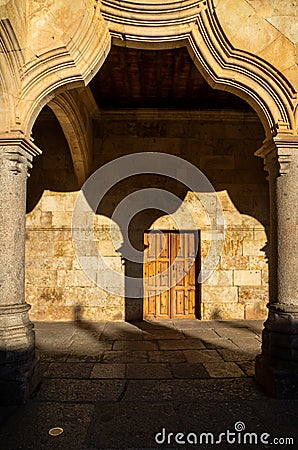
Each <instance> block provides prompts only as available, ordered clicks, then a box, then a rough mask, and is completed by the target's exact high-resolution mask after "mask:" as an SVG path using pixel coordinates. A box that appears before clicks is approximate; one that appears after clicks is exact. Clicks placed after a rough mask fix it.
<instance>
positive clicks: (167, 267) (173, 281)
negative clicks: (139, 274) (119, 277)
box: [144, 232, 197, 318]
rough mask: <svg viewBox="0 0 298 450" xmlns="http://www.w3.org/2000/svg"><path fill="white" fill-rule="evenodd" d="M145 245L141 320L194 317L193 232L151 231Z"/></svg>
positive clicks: (195, 243) (146, 236) (194, 269)
mask: <svg viewBox="0 0 298 450" xmlns="http://www.w3.org/2000/svg"><path fill="white" fill-rule="evenodd" d="M144 243H145V251H144V317H147V318H150V317H151V318H152V317H156V318H158V317H159V318H174V317H195V298H196V295H195V289H196V264H195V255H196V249H197V241H196V232H181V233H176V232H164V233H163V234H162V233H161V232H151V233H150V235H148V233H147V234H146V235H145V239H144Z"/></svg>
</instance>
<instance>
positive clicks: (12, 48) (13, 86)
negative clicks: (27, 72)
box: [0, 19, 24, 133]
mask: <svg viewBox="0 0 298 450" xmlns="http://www.w3.org/2000/svg"><path fill="white" fill-rule="evenodd" d="M23 65H24V59H23V55H22V52H21V50H20V45H19V42H18V39H17V36H16V34H15V32H14V30H13V28H12V26H11V23H10V22H9V20H8V19H2V20H0V67H1V70H0V106H1V110H2V108H3V111H5V114H2V117H1V119H2V124H1V125H2V127H1V128H2V130H1V131H2V132H4V133H6V132H11V131H13V132H19V131H20V128H19V125H20V122H19V118H18V116H17V115H16V109H15V95H16V93H18V92H20V89H21V76H22V67H23Z"/></svg>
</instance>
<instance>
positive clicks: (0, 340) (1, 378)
mask: <svg viewBox="0 0 298 450" xmlns="http://www.w3.org/2000/svg"><path fill="white" fill-rule="evenodd" d="M40 153H41V152H40V150H39V149H38V148H37V147H36V146H35V145H34V144H33V143H32V142H30V141H29V140H26V139H23V138H21V137H16V138H10V139H9V138H8V137H3V136H0V404H17V403H23V402H24V401H25V400H26V398H27V397H28V396H30V393H31V392H32V390H33V389H34V388H35V386H36V384H37V382H38V364H37V363H36V359H35V342H34V331H33V325H32V324H31V322H30V321H29V317H28V310H29V308H30V306H29V305H28V304H27V303H26V302H25V294H24V280H25V275H24V268H25V220H26V184H27V176H28V168H31V162H32V159H33V156H34V155H37V154H40Z"/></svg>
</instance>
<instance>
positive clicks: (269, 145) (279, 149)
mask: <svg viewBox="0 0 298 450" xmlns="http://www.w3.org/2000/svg"><path fill="white" fill-rule="evenodd" d="M296 152H298V136H294V135H284V134H277V135H276V136H275V137H273V138H272V139H266V140H265V141H264V142H263V145H262V147H261V148H259V150H257V151H256V152H255V155H256V156H260V157H261V158H263V159H264V164H265V170H267V171H268V172H271V171H272V170H274V171H275V173H276V176H279V175H286V174H287V173H288V172H289V169H290V165H291V162H292V160H293V156H294V154H295V153H296Z"/></svg>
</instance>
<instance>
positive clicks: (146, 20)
mask: <svg viewBox="0 0 298 450" xmlns="http://www.w3.org/2000/svg"><path fill="white" fill-rule="evenodd" d="M89 3H90V7H89V6H88V7H87V8H86V9H85V14H84V16H83V18H82V20H81V24H80V26H79V27H78V28H77V31H76V33H75V35H74V36H72V37H71V39H70V41H69V42H68V43H67V44H66V45H65V46H64V47H63V46H62V47H59V48H56V49H53V50H51V51H49V52H45V53H44V54H42V55H39V56H38V60H37V59H32V60H31V61H29V62H27V63H26V64H25V65H24V66H23V72H24V75H23V82H22V89H21V96H20V100H19V102H18V105H17V115H19V116H20V121H21V124H22V129H23V131H24V133H25V134H27V135H28V134H29V133H30V131H31V127H32V124H33V122H34V120H35V118H36V116H37V114H38V113H39V111H40V109H41V108H42V106H43V105H44V104H45V103H47V102H49V101H50V100H51V99H52V98H53V97H54V96H55V95H57V94H58V93H60V92H61V91H64V90H66V89H69V88H71V87H75V86H81V85H86V84H88V82H89V80H90V79H91V78H92V77H93V75H94V74H95V73H96V71H97V70H98V69H99V67H100V66H101V64H102V63H103V62H104V60H105V58H106V56H107V54H108V52H109V49H110V45H111V41H113V42H114V43H115V44H117V45H124V46H132V47H138V48H141V47H145V48H146V47H147V48H171V47H173V46H174V47H175V46H182V45H186V46H187V47H188V49H189V51H190V53H191V55H192V57H193V60H194V63H195V64H196V65H197V67H198V69H199V70H200V71H201V72H202V74H203V75H204V76H205V78H206V79H207V81H208V82H209V83H210V84H211V86H213V87H216V88H218V89H223V90H227V91H230V92H232V93H235V94H237V95H239V96H240V97H242V98H244V99H245V100H246V101H247V102H249V103H250V104H251V105H252V107H253V108H254V109H255V110H256V111H257V113H258V115H259V117H260V119H261V121H262V123H263V125H264V128H265V131H266V135H267V138H270V137H271V136H272V135H275V134H277V133H280V132H283V133H287V134H293V133H297V130H296V125H295V106H296V102H297V99H296V92H295V90H294V88H293V87H292V86H291V85H290V84H289V82H288V81H287V80H286V79H285V78H284V77H283V75H282V74H281V73H280V72H279V71H277V70H276V69H275V68H274V67H272V66H270V64H268V63H267V62H265V61H263V60H262V59H260V58H258V57H256V56H254V55H252V54H249V53H247V52H243V51H240V50H236V49H234V48H233V47H232V46H231V44H230V43H229V42H228V41H227V39H226V37H225V35H224V33H223V31H222V29H221V27H220V23H219V21H218V19H217V15H216V9H215V8H214V4H213V0H184V1H182V2H181V1H179V0H170V1H168V2H166V3H164V2H162V1H161V0H151V1H147V2H137V1H135V0H129V1H119V0H102V1H101V2H98V1H91V0H90V2H89ZM91 6H92V7H91Z"/></svg>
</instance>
